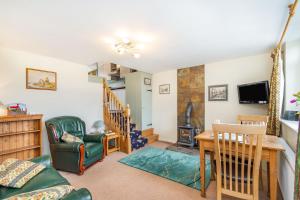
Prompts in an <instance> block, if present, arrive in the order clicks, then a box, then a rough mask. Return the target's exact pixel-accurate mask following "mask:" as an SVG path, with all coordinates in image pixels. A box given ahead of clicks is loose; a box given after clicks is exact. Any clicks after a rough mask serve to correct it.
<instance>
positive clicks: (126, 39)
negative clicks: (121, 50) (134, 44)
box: [122, 38, 130, 44]
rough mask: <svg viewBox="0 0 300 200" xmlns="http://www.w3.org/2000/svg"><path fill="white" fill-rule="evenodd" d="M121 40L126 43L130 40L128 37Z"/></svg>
mask: <svg viewBox="0 0 300 200" xmlns="http://www.w3.org/2000/svg"><path fill="white" fill-rule="evenodd" d="M122 41H123V42H124V43H125V44H128V43H129V42H130V41H129V39H128V38H123V39H122Z"/></svg>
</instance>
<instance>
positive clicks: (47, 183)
mask: <svg viewBox="0 0 300 200" xmlns="http://www.w3.org/2000/svg"><path fill="white" fill-rule="evenodd" d="M31 161H32V162H35V163H41V164H43V165H45V166H46V168H45V169H44V170H43V171H42V172H40V173H39V174H38V175H36V176H35V177H33V178H32V179H31V180H30V181H28V182H27V183H26V184H25V185H24V186H23V187H22V188H20V189H16V188H8V187H3V186H0V199H5V198H8V197H11V196H14V195H16V194H21V193H24V192H30V191H33V190H38V189H44V188H48V187H53V186H57V185H70V183H69V182H68V181H67V180H66V179H65V178H64V177H62V176H61V175H60V174H59V173H58V172H57V171H56V170H55V169H54V168H53V167H52V165H51V159H50V156H42V157H38V158H34V159H32V160H31ZM63 200H92V196H91V193H90V192H89V191H88V190H87V189H86V188H81V189H79V190H74V191H72V192H71V193H70V194H68V195H67V196H65V197H64V198H63Z"/></svg>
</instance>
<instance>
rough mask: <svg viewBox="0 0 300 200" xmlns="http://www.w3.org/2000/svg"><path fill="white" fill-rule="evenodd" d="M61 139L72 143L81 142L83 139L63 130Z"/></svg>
mask: <svg viewBox="0 0 300 200" xmlns="http://www.w3.org/2000/svg"><path fill="white" fill-rule="evenodd" d="M61 139H62V141H64V142H66V143H73V142H79V143H83V141H82V140H81V139H80V138H79V137H76V136H74V135H71V134H70V133H67V132H64V134H63V135H62V137H61Z"/></svg>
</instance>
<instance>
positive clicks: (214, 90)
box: [208, 84, 228, 101]
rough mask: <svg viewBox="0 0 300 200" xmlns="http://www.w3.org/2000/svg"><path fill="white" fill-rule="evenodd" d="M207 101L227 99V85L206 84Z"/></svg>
mask: <svg viewBox="0 0 300 200" xmlns="http://www.w3.org/2000/svg"><path fill="white" fill-rule="evenodd" d="M208 101H228V85H227V84H224V85H212V86H208Z"/></svg>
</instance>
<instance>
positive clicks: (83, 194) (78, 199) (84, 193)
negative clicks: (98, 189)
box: [62, 188, 92, 200]
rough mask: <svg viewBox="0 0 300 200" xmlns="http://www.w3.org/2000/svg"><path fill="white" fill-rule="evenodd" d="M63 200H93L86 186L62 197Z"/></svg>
mask: <svg viewBox="0 0 300 200" xmlns="http://www.w3.org/2000/svg"><path fill="white" fill-rule="evenodd" d="M62 200H92V195H91V193H90V192H89V191H88V189H86V188H81V189H79V190H76V191H75V190H73V191H72V192H71V193H70V194H68V195H67V196H65V197H64V198H62Z"/></svg>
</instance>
